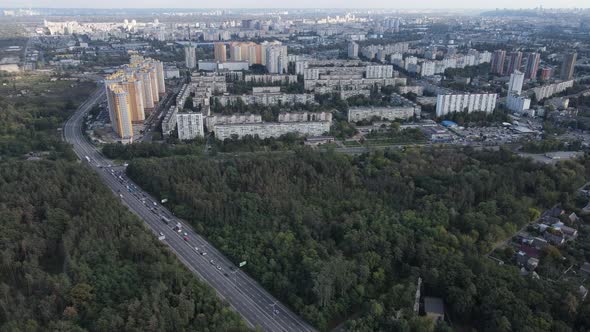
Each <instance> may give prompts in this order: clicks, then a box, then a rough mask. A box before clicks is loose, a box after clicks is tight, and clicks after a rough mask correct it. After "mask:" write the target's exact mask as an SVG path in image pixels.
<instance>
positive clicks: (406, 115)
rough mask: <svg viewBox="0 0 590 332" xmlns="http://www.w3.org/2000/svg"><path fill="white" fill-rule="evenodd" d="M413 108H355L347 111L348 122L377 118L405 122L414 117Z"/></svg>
mask: <svg viewBox="0 0 590 332" xmlns="http://www.w3.org/2000/svg"><path fill="white" fill-rule="evenodd" d="M414 114H415V108H414V107H413V106H390V107H355V108H349V109H348V122H357V121H362V120H370V119H372V118H379V119H384V120H397V119H403V120H407V119H410V118H412V117H414Z"/></svg>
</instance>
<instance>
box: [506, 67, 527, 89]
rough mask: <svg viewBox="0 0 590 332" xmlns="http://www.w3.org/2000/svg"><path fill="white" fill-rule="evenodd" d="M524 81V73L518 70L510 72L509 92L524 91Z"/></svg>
mask: <svg viewBox="0 0 590 332" xmlns="http://www.w3.org/2000/svg"><path fill="white" fill-rule="evenodd" d="M523 83H524V74H523V73H521V72H519V71H518V70H517V71H515V72H514V73H512V74H510V81H509V82H508V94H510V93H516V94H521V93H522V84H523Z"/></svg>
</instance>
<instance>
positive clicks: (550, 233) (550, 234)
mask: <svg viewBox="0 0 590 332" xmlns="http://www.w3.org/2000/svg"><path fill="white" fill-rule="evenodd" d="M543 237H545V240H547V241H548V242H549V243H551V244H553V245H556V246H560V245H562V244H564V243H565V237H564V235H563V233H562V232H561V231H559V230H556V229H553V228H548V229H547V230H546V231H545V233H543Z"/></svg>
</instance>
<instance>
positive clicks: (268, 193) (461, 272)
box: [128, 149, 590, 331]
mask: <svg viewBox="0 0 590 332" xmlns="http://www.w3.org/2000/svg"><path fill="white" fill-rule="evenodd" d="M589 173H590V159H589V158H585V159H583V160H582V161H579V162H574V161H566V162H561V163H558V164H557V165H541V164H535V163H533V162H532V161H530V160H526V159H522V158H519V157H517V156H515V155H514V154H512V153H511V152H508V151H504V150H501V151H499V152H488V151H471V150H464V151H460V150H453V149H448V150H434V149H432V150H430V149H424V150H414V149H408V150H406V151H385V152H373V153H371V154H366V155H362V156H358V157H351V156H347V155H342V154H336V153H333V152H326V153H318V152H312V151H309V150H306V149H303V150H299V151H297V152H296V153H295V154H292V155H282V156H277V155H257V156H251V157H249V158H244V157H242V158H240V159H229V160H211V159H209V160H208V159H202V158H198V157H192V156H178V157H170V158H162V159H135V160H134V161H133V162H132V163H131V164H130V166H129V167H128V174H129V175H130V176H131V177H132V178H133V179H134V180H135V181H137V182H138V183H140V184H141V185H142V187H144V188H146V189H147V190H149V191H151V192H152V193H153V194H155V195H156V196H160V197H167V198H168V199H169V203H168V204H169V206H170V207H171V208H172V210H173V211H174V212H175V214H176V215H178V216H180V217H182V218H185V219H186V220H188V221H189V222H190V223H191V224H192V226H193V227H194V228H195V229H196V230H197V231H198V232H200V233H202V234H205V235H206V236H207V237H208V238H209V239H210V240H211V241H212V242H213V243H214V244H215V245H217V246H218V247H219V248H220V249H221V250H222V251H224V252H225V253H227V254H228V255H229V257H231V258H232V259H233V260H234V261H235V262H238V261H242V260H246V261H247V262H248V264H247V265H246V266H245V267H244V268H245V269H246V271H247V272H248V273H250V274H252V275H253V276H254V277H255V278H256V279H257V280H259V281H260V282H261V283H262V284H263V285H264V286H265V287H266V288H268V289H269V290H270V291H271V292H272V293H274V294H275V295H276V296H278V297H279V298H280V299H281V300H283V301H285V302H286V303H287V304H289V305H290V306H292V307H293V308H294V309H295V310H296V311H297V312H298V313H299V314H301V315H302V316H303V317H304V318H305V319H307V320H308V321H310V322H311V323H313V324H314V325H315V326H317V327H319V328H320V329H322V330H327V329H330V328H332V327H334V326H336V325H339V324H343V325H340V326H342V327H344V328H346V329H348V330H352V331H409V330H420V331H427V330H432V329H434V327H433V326H432V323H431V322H430V321H429V320H426V319H423V318H421V317H419V316H417V315H416V314H415V313H414V311H413V310H412V306H413V303H414V292H415V290H416V283H417V279H418V277H421V278H422V280H423V285H424V286H423V287H424V289H423V294H424V295H427V296H438V297H441V298H443V299H444V302H445V305H446V311H447V316H448V321H449V322H452V324H450V325H452V326H448V325H445V324H440V325H439V326H437V328H438V329H439V330H447V329H449V328H458V327H460V328H465V327H472V328H476V329H478V330H485V331H570V330H585V329H590V305H589V304H588V302H587V301H586V302H585V304H581V305H578V303H579V302H578V301H579V299H577V295H576V294H577V293H576V289H577V288H576V287H577V286H576V285H573V284H569V283H568V282H565V281H563V282H560V283H559V284H554V283H551V282H549V281H546V280H543V279H541V280H537V279H533V278H530V277H522V276H520V274H519V271H518V269H517V268H516V267H514V266H510V265H502V266H499V265H497V264H496V263H495V262H493V261H492V260H490V259H488V258H486V257H485V256H484V254H485V253H487V252H488V251H489V250H490V248H491V247H492V245H493V244H495V243H497V242H498V241H499V240H501V239H506V238H509V237H511V236H512V235H513V234H514V233H515V232H516V231H517V230H518V229H519V228H520V227H522V226H524V225H525V224H527V222H529V221H530V220H531V219H532V218H534V217H536V216H538V214H539V211H540V210H541V209H543V208H547V207H551V206H553V205H554V204H556V203H560V202H561V203H562V204H564V206H567V207H568V208H571V206H569V204H571V202H572V201H574V200H573V196H572V193H573V192H574V191H575V188H577V187H579V186H580V185H581V184H582V183H584V181H585V179H587V178H588V176H589V175H590V174H589ZM581 239H584V240H583V241H588V236H587V234H586V235H584V237H581ZM580 254H581V255H582V256H584V255H585V258H586V259H590V253H589V252H581V253H580Z"/></svg>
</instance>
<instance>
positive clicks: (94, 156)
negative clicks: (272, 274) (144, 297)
mask: <svg viewBox="0 0 590 332" xmlns="http://www.w3.org/2000/svg"><path fill="white" fill-rule="evenodd" d="M104 98H105V92H104V89H98V90H97V91H96V92H95V93H93V94H92V95H91V96H90V98H89V99H88V100H86V102H84V103H83V104H82V105H80V107H79V108H78V109H77V111H76V113H75V114H74V115H73V116H72V117H71V118H70V119H69V120H68V121H67V122H66V124H65V126H64V137H65V139H66V141H67V142H69V143H70V144H72V145H73V149H74V151H75V152H76V154H77V155H78V157H79V158H80V159H81V160H82V161H83V162H87V163H88V164H89V166H90V167H92V168H93V169H94V170H95V171H96V172H98V174H99V175H100V177H101V178H102V179H103V181H104V183H105V184H106V185H107V186H109V188H110V189H111V190H112V191H113V193H114V194H115V195H117V197H119V198H120V199H121V201H122V202H123V204H125V205H126V206H128V207H129V209H130V210H131V211H132V212H133V213H135V214H136V215H137V216H139V217H140V218H141V219H143V221H144V222H145V223H146V224H147V225H148V227H149V228H150V229H151V230H152V231H153V232H154V233H155V235H156V236H158V237H160V238H162V237H165V239H163V240H162V241H163V242H164V243H166V244H167V245H168V246H169V247H170V249H171V250H172V251H173V252H174V253H175V254H176V256H177V257H178V258H179V259H180V260H181V261H182V263H184V264H185V265H186V266H187V267H188V268H189V269H190V270H191V271H192V272H194V273H195V274H197V275H198V276H199V277H200V278H201V279H202V280H203V281H205V282H206V283H207V284H209V285H210V286H211V287H212V288H213V289H215V291H216V292H217V293H218V295H219V296H220V297H221V298H222V299H224V300H225V301H226V302H227V303H228V304H229V305H231V306H232V307H233V308H234V309H235V310H236V311H237V312H238V313H239V314H240V315H241V316H242V317H243V318H244V320H245V321H246V322H247V324H248V325H250V326H251V327H256V328H260V329H262V330H264V331H314V328H313V327H312V326H310V325H309V324H307V323H306V322H305V321H304V320H302V319H301V318H299V317H298V316H297V315H295V314H294V313H293V312H292V311H291V310H289V309H288V308H287V307H285V306H284V305H283V304H282V303H280V302H279V301H277V300H276V299H275V298H274V297H273V296H272V295H270V294H269V293H268V292H267V291H266V290H264V288H262V286H260V285H259V284H258V283H257V282H256V281H254V280H253V279H252V278H250V277H249V276H248V275H247V274H246V273H244V272H243V271H242V270H240V269H239V268H237V267H236V266H235V265H234V263H233V262H231V261H230V260H229V259H227V258H226V257H225V256H224V255H222V254H221V253H220V252H219V251H218V250H217V249H215V248H214V247H213V246H212V245H211V244H209V243H208V242H207V241H206V240H205V239H204V238H203V237H201V236H200V235H198V234H196V233H195V232H194V231H193V230H192V229H191V228H190V227H189V226H188V225H187V223H186V222H185V221H183V220H180V219H178V218H176V217H174V215H172V213H171V212H170V211H168V210H167V209H166V208H164V207H163V206H162V205H160V203H159V202H158V201H157V200H156V199H154V198H153V197H151V196H150V195H149V194H147V193H146V192H144V191H142V190H141V188H139V186H137V185H136V184H135V183H133V182H132V181H131V180H130V179H129V178H127V177H126V176H125V172H124V168H123V167H116V166H113V162H112V161H111V160H109V159H107V158H106V157H104V156H103V155H102V154H100V152H99V151H98V150H97V149H96V147H95V146H94V145H92V144H91V143H90V142H88V141H87V139H86V138H85V137H84V136H83V135H82V129H81V127H82V122H83V121H84V115H85V114H86V113H87V112H88V111H89V110H90V109H91V108H92V107H93V106H94V105H95V104H97V103H99V102H100V101H102V100H103V99H104ZM129 188H131V191H129ZM162 217H165V218H162ZM164 219H169V221H167V222H165V221H164ZM177 223H181V225H182V227H181V230H180V232H178V230H177V229H176V225H177ZM185 234H186V235H185ZM236 263H237V262H236Z"/></svg>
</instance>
